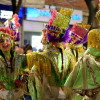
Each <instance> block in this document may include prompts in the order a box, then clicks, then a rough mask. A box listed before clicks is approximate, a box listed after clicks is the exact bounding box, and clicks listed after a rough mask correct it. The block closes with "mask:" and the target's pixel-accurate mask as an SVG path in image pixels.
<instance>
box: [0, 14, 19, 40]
mask: <svg viewBox="0 0 100 100" xmlns="http://www.w3.org/2000/svg"><path fill="white" fill-rule="evenodd" d="M18 21H19V18H18V15H17V14H14V15H13V17H12V18H11V19H8V20H7V21H6V22H5V23H4V27H3V28H0V33H2V34H0V37H3V36H5V35H6V36H7V35H8V36H10V38H11V39H12V40H13V41H19V40H20V38H19V32H18V30H19V27H20V24H19V22H18Z"/></svg>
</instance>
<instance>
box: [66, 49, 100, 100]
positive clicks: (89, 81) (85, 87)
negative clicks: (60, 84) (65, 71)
mask: <svg viewBox="0 0 100 100" xmlns="http://www.w3.org/2000/svg"><path fill="white" fill-rule="evenodd" d="M99 71H100V51H98V50H97V49H95V48H91V47H90V48H88V49H87V51H86V52H85V54H84V55H83V57H82V58H80V59H79V60H78V62H77V63H76V65H75V67H74V70H73V71H72V72H71V74H70V75H69V77H68V78H67V81H66V83H65V84H64V86H65V87H67V88H70V89H72V90H73V91H74V92H75V93H78V94H80V95H81V96H83V97H84V96H85V95H86V96H87V97H88V99H86V100H99V99H97V98H98V95H99V91H100V79H99V76H100V72H99ZM65 90H67V89H65ZM76 100H81V99H76Z"/></svg>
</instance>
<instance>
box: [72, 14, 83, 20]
mask: <svg viewBox="0 0 100 100" xmlns="http://www.w3.org/2000/svg"><path fill="white" fill-rule="evenodd" d="M71 20H80V21H82V16H80V15H78V14H75V15H74V14H72V16H71Z"/></svg>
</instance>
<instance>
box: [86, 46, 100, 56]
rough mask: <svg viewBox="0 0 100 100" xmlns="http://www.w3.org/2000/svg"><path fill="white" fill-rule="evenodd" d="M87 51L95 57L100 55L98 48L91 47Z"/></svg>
mask: <svg viewBox="0 0 100 100" xmlns="http://www.w3.org/2000/svg"><path fill="white" fill-rule="evenodd" d="M87 52H88V53H90V54H91V55H93V56H95V57H98V56H100V51H99V50H97V49H96V48H92V47H89V48H88V49H87Z"/></svg>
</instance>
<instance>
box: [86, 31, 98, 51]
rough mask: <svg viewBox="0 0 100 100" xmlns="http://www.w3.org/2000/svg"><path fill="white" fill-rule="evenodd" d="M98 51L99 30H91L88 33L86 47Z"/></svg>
mask: <svg viewBox="0 0 100 100" xmlns="http://www.w3.org/2000/svg"><path fill="white" fill-rule="evenodd" d="M90 46H91V47H92V48H96V49H98V50H100V30H99V29H93V30H91V31H90V32H89V33H88V47H90Z"/></svg>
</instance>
